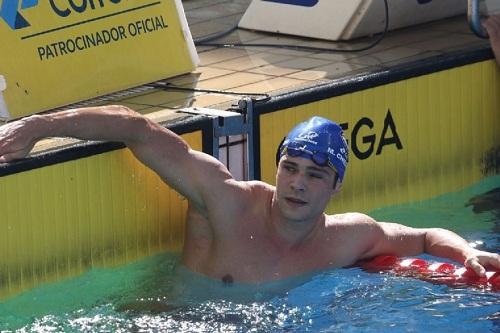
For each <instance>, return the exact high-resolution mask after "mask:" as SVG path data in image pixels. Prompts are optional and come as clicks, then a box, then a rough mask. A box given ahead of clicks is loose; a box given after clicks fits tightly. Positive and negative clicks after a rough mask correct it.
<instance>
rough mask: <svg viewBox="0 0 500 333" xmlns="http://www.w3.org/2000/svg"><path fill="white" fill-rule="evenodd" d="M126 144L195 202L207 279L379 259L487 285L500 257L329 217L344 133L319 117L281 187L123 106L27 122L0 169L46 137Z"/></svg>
mask: <svg viewBox="0 0 500 333" xmlns="http://www.w3.org/2000/svg"><path fill="white" fill-rule="evenodd" d="M58 136H59V137H75V138H80V139H92V140H109V141H122V142H124V143H125V144H126V145H127V146H128V148H130V149H131V150H132V152H133V153H134V154H135V156H136V157H137V158H138V159H139V160H141V161H142V162H143V163H144V164H145V165H147V166H149V167H150V168H151V169H153V170H154V171H155V172H156V173H158V174H159V175H160V176H161V177H162V179H164V181H165V182H166V183H168V184H169V185H170V186H171V187H173V188H174V189H176V190H177V191H178V192H179V193H181V194H182V195H183V196H185V197H186V198H187V199H188V200H189V212H188V217H187V225H186V228H187V230H186V239H185V244H184V250H183V256H182V261H183V263H184V265H185V266H187V267H188V268H189V269H191V270H192V271H194V272H198V273H200V274H204V275H205V276H208V277H211V278H215V279H223V280H225V281H237V282H248V283H262V282H267V281H272V280H278V279H283V278H286V277H290V276H293V275H298V274H302V273H305V272H310V271H313V270H320V269H325V268H334V267H344V266H349V265H352V264H354V263H355V262H357V261H359V260H362V259H369V258H372V257H374V256H377V255H382V254H392V255H397V256H410V255H418V254H420V253H423V252H426V253H429V254H431V255H435V256H439V257H445V258H450V259H453V260H455V261H458V262H460V263H464V264H465V266H467V267H471V268H472V269H473V270H474V271H475V272H476V273H477V274H479V275H484V273H485V268H484V267H488V266H491V267H496V268H497V269H500V256H499V255H498V254H494V253H488V252H484V251H479V250H477V249H474V248H471V247H469V246H468V243H467V242H466V241H465V240H464V239H462V238H461V237H459V236H458V235H456V234H454V233H452V232H450V231H447V230H443V229H434V228H431V229H416V228H410V227H406V226H403V225H399V224H393V223H385V222H384V223H383V222H376V221H374V220H373V219H372V218H370V217H369V216H367V215H364V214H360V213H346V214H336V215H326V214H325V213H324V209H325V207H326V205H327V203H328V202H329V200H330V198H331V197H332V196H333V195H334V194H335V193H336V192H337V191H339V189H340V187H341V184H342V180H343V178H344V172H345V168H346V166H347V160H348V158H347V157H348V155H347V145H346V142H345V139H344V138H343V136H342V130H341V129H340V127H339V126H338V125H337V124H335V123H333V122H331V121H329V120H326V119H324V118H320V117H313V118H311V119H310V120H309V121H308V122H305V123H302V124H299V125H298V126H297V127H296V128H294V129H293V130H292V131H291V132H290V133H289V134H288V136H287V138H286V140H285V141H284V142H283V144H282V145H281V146H280V148H279V153H278V162H279V164H278V171H277V175H276V184H277V185H276V187H274V186H271V185H269V184H266V183H263V182H260V181H236V180H235V179H233V177H232V176H231V174H230V173H229V171H228V170H227V169H226V168H225V167H224V165H223V164H222V163H220V162H219V161H218V160H216V159H215V158H213V157H211V156H209V155H206V154H204V153H201V152H199V151H195V150H192V149H190V147H189V146H188V145H187V143H186V142H185V141H184V140H183V139H182V138H180V137H179V136H177V135H176V134H174V133H173V132H171V131H169V130H168V129H165V128H163V127H161V126H159V125H157V124H156V123H154V122H152V121H150V120H148V119H147V118H145V117H143V116H141V115H140V114H138V113H135V112H134V111H132V110H130V109H128V108H126V107H121V106H106V107H95V108H86V109H77V110H71V111H65V112H60V113H55V114H47V115H35V116H30V117H27V118H24V119H21V120H18V121H15V122H12V123H9V124H7V125H4V126H3V127H0V163H2V162H9V161H12V160H15V159H19V158H22V157H24V156H26V154H27V153H28V152H29V151H30V150H31V149H32V147H33V145H34V144H35V142H36V141H37V140H39V139H41V138H44V137H58Z"/></svg>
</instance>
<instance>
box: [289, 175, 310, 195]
mask: <svg viewBox="0 0 500 333" xmlns="http://www.w3.org/2000/svg"><path fill="white" fill-rule="evenodd" d="M290 187H291V188H292V190H294V191H305V189H306V183H305V177H304V175H303V174H301V173H298V174H296V175H295V176H294V177H293V179H292V181H291V183H290Z"/></svg>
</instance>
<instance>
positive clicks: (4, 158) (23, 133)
mask: <svg viewBox="0 0 500 333" xmlns="http://www.w3.org/2000/svg"><path fill="white" fill-rule="evenodd" d="M34 119H35V117H30V118H25V119H21V120H17V121H14V122H11V123H8V124H6V125H3V126H1V127H0V163H7V162H11V161H13V160H16V159H20V158H23V157H25V156H26V155H28V153H29V152H30V151H31V149H32V148H33V146H34V145H35V143H36V141H37V139H38V138H37V137H36V136H34V133H33V132H34V131H33V129H30V128H29V126H28V123H30V122H32V121H33V120H34Z"/></svg>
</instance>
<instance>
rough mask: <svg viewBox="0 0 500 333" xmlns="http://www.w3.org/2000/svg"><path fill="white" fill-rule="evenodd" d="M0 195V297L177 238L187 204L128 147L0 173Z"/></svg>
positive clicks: (176, 245)
mask: <svg viewBox="0 0 500 333" xmlns="http://www.w3.org/2000/svg"><path fill="white" fill-rule="evenodd" d="M183 137H184V139H185V140H186V141H188V142H189V144H190V145H191V146H192V147H193V148H195V149H198V150H201V149H202V137H201V132H195V133H190V134H187V135H184V136H183ZM0 198H1V200H0V212H1V214H2V217H1V219H0V253H1V255H0V298H1V297H5V296H7V295H11V294H13V293H15V292H18V291H21V290H24V289H27V288H30V287H33V286H35V285H37V284H39V283H40V282H43V281H49V280H55V279H59V278H62V277H67V276H71V275H75V274H78V273H80V272H82V271H84V270H86V269H88V268H89V267H101V266H113V265H117V264H121V263H125V262H129V261H131V260H134V259H137V258H140V257H143V256H146V255H150V254H154V253H157V252H159V251H162V250H177V251H178V250H180V248H181V246H182V243H183V238H184V219H185V210H186V207H187V201H186V200H185V199H182V198H181V197H180V195H179V194H178V193H177V192H175V191H173V190H171V189H169V188H168V187H167V186H166V185H165V184H164V183H163V182H162V181H161V179H160V178H159V177H158V176H157V175H156V174H155V173H153V172H152V171H150V170H149V169H147V168H146V167H145V166H144V165H143V164H141V163H140V162H139V161H137V160H136V159H135V157H134V156H133V155H132V153H131V152H130V151H129V150H128V149H121V150H117V151H112V152H108V153H104V154H100V155H95V156H92V157H88V158H83V159H78V160H73V161H69V162H66V163H60V164H55V165H52V166H48V167H43V168H39V169H34V170H31V171H27V172H22V173H18V174H13V175H10V176H6V177H1V178H0Z"/></svg>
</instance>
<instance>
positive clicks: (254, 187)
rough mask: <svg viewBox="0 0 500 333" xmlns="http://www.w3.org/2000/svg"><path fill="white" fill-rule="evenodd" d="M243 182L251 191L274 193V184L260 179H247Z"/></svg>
mask: <svg viewBox="0 0 500 333" xmlns="http://www.w3.org/2000/svg"><path fill="white" fill-rule="evenodd" d="M244 183H245V186H246V188H247V189H248V190H250V191H252V192H258V193H274V191H275V187H274V186H272V185H270V184H268V183H266V182H263V181H260V180H249V181H245V182H244Z"/></svg>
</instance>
